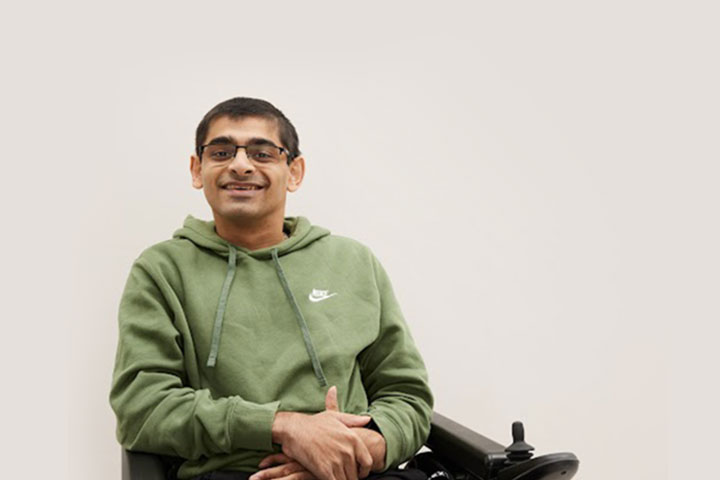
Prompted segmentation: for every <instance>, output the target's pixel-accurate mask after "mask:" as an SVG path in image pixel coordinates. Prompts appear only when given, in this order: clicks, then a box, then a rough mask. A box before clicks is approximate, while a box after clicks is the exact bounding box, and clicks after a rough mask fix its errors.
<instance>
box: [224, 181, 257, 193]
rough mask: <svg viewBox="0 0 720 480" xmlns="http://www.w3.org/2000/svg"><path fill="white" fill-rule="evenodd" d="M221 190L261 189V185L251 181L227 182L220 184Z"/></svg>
mask: <svg viewBox="0 0 720 480" xmlns="http://www.w3.org/2000/svg"><path fill="white" fill-rule="evenodd" d="M222 188H223V190H239V191H251V190H261V189H262V188H263V187H262V186H260V185H255V184H252V183H228V184H226V185H223V186H222Z"/></svg>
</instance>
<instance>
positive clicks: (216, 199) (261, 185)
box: [190, 116, 305, 225]
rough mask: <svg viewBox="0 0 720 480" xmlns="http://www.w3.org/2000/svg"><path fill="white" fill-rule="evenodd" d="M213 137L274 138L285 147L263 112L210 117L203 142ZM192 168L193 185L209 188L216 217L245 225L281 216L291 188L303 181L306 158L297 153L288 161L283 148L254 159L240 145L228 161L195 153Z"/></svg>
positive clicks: (249, 141)
mask: <svg viewBox="0 0 720 480" xmlns="http://www.w3.org/2000/svg"><path fill="white" fill-rule="evenodd" d="M213 141H215V142H218V141H224V142H229V143H233V144H235V145H249V144H255V143H263V142H271V143H272V144H274V145H277V146H280V147H284V145H282V143H280V135H279V132H278V128H277V123H276V122H275V121H274V120H271V119H267V118H263V117H243V118H230V117H226V116H224V117H218V118H216V119H214V120H213V121H212V122H211V123H210V128H209V129H208V134H207V137H206V138H205V141H204V142H203V145H207V144H209V143H211V142H213ZM204 156H205V155H204ZM190 170H191V173H192V180H193V181H192V184H193V187H195V188H198V189H200V188H202V189H203V191H204V192H205V198H207V201H208V203H209V204H210V208H211V209H212V211H213V216H214V217H215V221H216V222H220V221H224V222H230V223H243V224H246V225H247V224H258V223H264V222H267V221H273V220H275V221H279V222H282V218H283V217H284V215H285V198H286V195H287V192H294V191H295V190H297V189H298V188H299V187H300V183H301V182H302V178H303V175H304V172H305V163H304V159H303V158H302V157H297V158H295V160H293V162H292V163H291V164H290V165H288V164H287V156H286V154H285V153H283V154H282V155H281V160H280V161H278V162H262V161H253V160H252V159H249V158H248V156H247V154H246V151H245V149H242V148H240V149H238V150H237V154H236V155H235V158H234V159H232V160H227V161H214V160H211V159H208V158H202V159H201V158H198V157H197V156H195V155H193V156H192V157H191V160H190Z"/></svg>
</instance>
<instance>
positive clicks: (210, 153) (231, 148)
mask: <svg viewBox="0 0 720 480" xmlns="http://www.w3.org/2000/svg"><path fill="white" fill-rule="evenodd" d="M234 156H235V145H222V144H219V145H208V146H207V147H205V149H204V150H203V158H207V159H209V160H218V161H222V160H229V159H231V158H233V157H234Z"/></svg>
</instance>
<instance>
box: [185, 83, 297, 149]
mask: <svg viewBox="0 0 720 480" xmlns="http://www.w3.org/2000/svg"><path fill="white" fill-rule="evenodd" d="M218 117H230V118H242V117H262V118H268V119H274V120H275V121H276V122H277V126H278V133H279V134H280V141H281V142H282V145H279V146H281V147H283V148H285V149H287V151H288V163H290V162H292V161H293V159H295V157H297V156H298V155H300V139H299V138H298V134H297V131H296V130H295V127H294V126H293V124H292V123H291V122H290V120H288V118H287V117H286V116H285V114H283V113H282V112H281V111H280V110H278V109H277V108H276V107H275V106H274V105H273V104H272V103H270V102H268V101H265V100H260V99H259V98H248V97H235V98H231V99H230V100H225V101H224V102H220V103H218V104H217V105H215V106H214V107H213V108H212V109H211V110H210V111H209V112H207V113H206V114H205V116H204V117H203V119H202V120H201V121H200V124H198V126H197V130H196V131H195V152H196V153H197V155H198V157H199V156H200V147H201V146H202V145H203V142H204V141H205V138H206V137H207V133H208V130H209V129H210V123H211V122H212V121H213V120H215V119H216V118H218Z"/></svg>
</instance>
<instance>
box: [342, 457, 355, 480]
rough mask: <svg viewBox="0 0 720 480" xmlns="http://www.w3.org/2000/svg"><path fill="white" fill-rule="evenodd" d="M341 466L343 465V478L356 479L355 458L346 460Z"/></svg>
mask: <svg viewBox="0 0 720 480" xmlns="http://www.w3.org/2000/svg"><path fill="white" fill-rule="evenodd" d="M353 457H354V455H353ZM343 466H344V467H345V478H347V480H358V466H357V458H352V461H351V462H347V463H345V464H344V465H343Z"/></svg>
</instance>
